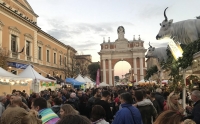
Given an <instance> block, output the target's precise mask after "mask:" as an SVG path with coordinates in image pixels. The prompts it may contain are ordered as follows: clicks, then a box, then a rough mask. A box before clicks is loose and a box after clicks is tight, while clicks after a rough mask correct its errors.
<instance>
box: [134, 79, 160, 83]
mask: <svg viewBox="0 0 200 124" xmlns="http://www.w3.org/2000/svg"><path fill="white" fill-rule="evenodd" d="M146 83H151V84H157V82H156V81H147V80H144V79H142V80H140V81H138V83H135V84H146Z"/></svg>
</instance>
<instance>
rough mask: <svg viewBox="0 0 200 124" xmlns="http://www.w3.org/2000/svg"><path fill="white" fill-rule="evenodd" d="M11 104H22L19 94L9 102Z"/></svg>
mask: <svg viewBox="0 0 200 124" xmlns="http://www.w3.org/2000/svg"><path fill="white" fill-rule="evenodd" d="M11 105H13V106H21V105H22V98H21V97H20V96H15V97H14V99H13V100H12V102H11Z"/></svg>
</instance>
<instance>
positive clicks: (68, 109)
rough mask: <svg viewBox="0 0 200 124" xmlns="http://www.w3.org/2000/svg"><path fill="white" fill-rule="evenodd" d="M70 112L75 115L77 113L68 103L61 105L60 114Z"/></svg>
mask: <svg viewBox="0 0 200 124" xmlns="http://www.w3.org/2000/svg"><path fill="white" fill-rule="evenodd" d="M70 114H73V115H76V114H79V113H78V111H76V110H75V109H74V108H73V107H72V106H71V105H70V104H65V105H62V106H61V108H60V116H61V117H64V116H67V115H70Z"/></svg>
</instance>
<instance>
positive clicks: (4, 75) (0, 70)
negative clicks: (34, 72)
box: [0, 67, 29, 80]
mask: <svg viewBox="0 0 200 124" xmlns="http://www.w3.org/2000/svg"><path fill="white" fill-rule="evenodd" d="M0 78H1V79H11V80H29V78H27V77H21V76H17V75H14V74H12V73H10V72H8V71H6V70H4V69H3V68H1V67H0Z"/></svg>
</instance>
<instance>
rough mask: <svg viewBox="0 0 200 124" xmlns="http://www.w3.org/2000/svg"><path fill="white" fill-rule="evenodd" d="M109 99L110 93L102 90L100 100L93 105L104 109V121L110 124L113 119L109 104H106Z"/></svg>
mask: <svg viewBox="0 0 200 124" xmlns="http://www.w3.org/2000/svg"><path fill="white" fill-rule="evenodd" d="M109 98H110V92H109V91H107V90H104V91H103V92H102V97H101V100H98V101H97V102H96V103H95V105H101V106H102V107H103V108H104V110H105V112H106V121H107V122H109V123H110V122H111V120H112V119H113V115H112V112H111V109H110V104H109V103H108V100H109Z"/></svg>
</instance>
